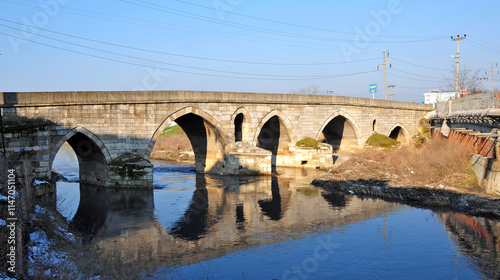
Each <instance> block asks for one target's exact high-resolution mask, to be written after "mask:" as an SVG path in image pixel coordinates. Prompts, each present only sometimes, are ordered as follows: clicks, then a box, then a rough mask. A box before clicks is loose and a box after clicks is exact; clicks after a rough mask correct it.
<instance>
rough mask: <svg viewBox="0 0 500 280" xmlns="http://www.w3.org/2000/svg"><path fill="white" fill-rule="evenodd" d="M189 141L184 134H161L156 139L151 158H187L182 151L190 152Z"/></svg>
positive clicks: (191, 149)
mask: <svg viewBox="0 0 500 280" xmlns="http://www.w3.org/2000/svg"><path fill="white" fill-rule="evenodd" d="M192 151H193V148H192V147H191V142H190V141H189V139H188V138H187V136H186V135H185V134H179V135H170V136H162V137H159V138H158V140H156V144H155V146H154V148H153V151H152V152H151V158H152V159H165V160H187V159H188V158H185V157H186V155H185V154H182V152H192Z"/></svg>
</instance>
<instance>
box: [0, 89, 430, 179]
mask: <svg viewBox="0 0 500 280" xmlns="http://www.w3.org/2000/svg"><path fill="white" fill-rule="evenodd" d="M0 102H2V103H1V104H0V105H1V107H2V108H3V115H4V116H3V119H4V124H5V131H4V133H3V136H4V137H3V142H4V143H5V144H4V147H5V149H6V153H7V155H8V157H11V158H13V157H15V156H16V154H19V153H30V154H31V156H32V162H33V164H34V168H35V170H34V176H35V178H49V179H50V178H51V176H52V175H51V174H52V173H51V166H52V162H53V160H54V157H55V155H56V154H57V152H58V150H59V149H60V147H61V146H62V145H63V144H64V143H65V142H67V143H69V144H70V145H71V147H72V148H73V150H74V151H75V152H76V154H77V156H78V161H79V165H80V180H81V181H82V182H85V183H90V184H94V185H100V186H107V187H122V186H125V187H127V186H128V187H145V188H151V187H152V181H153V180H152V179H153V175H152V165H151V163H150V162H149V157H150V154H151V151H152V149H153V147H154V145H155V142H156V140H157V139H158V137H159V136H160V134H161V132H162V131H163V130H164V129H165V128H166V127H167V126H168V125H169V124H170V123H172V122H174V121H175V122H176V123H177V124H179V125H180V126H181V127H182V129H183V130H184V131H185V132H186V134H187V136H188V138H189V140H190V141H191V145H192V147H193V150H194V152H195V160H196V165H195V168H196V171H197V172H199V173H214V174H251V173H271V172H273V170H274V168H275V167H276V166H300V165H306V166H307V165H310V163H313V162H314V164H313V165H316V166H318V165H325V166H327V165H329V164H331V163H332V162H331V158H332V157H331V154H332V152H335V151H337V150H339V149H340V150H343V149H350V148H354V147H360V146H362V145H363V143H364V142H365V141H366V139H367V138H368V137H370V135H372V134H373V133H374V132H378V133H381V134H385V135H387V136H390V137H392V138H394V139H397V140H398V141H400V142H403V143H407V142H409V141H410V139H411V136H412V135H415V134H417V133H418V125H419V120H420V119H421V118H423V117H424V116H425V115H426V114H427V113H428V112H430V111H431V110H432V107H431V106H430V105H424V104H417V103H406V102H394V101H384V100H373V99H363V98H353V97H342V96H324V95H292V94H260V93H239V92H196V91H154V92H146V91H145V92H8V93H7V92H5V93H2V98H1V100H0ZM16 122H17V124H16ZM20 128H21V129H20ZM305 137H311V138H315V139H317V140H319V141H321V142H323V143H325V144H323V145H322V147H321V148H320V149H309V150H308V149H301V148H300V147H296V145H295V143H296V142H297V141H298V140H301V139H303V138H305ZM327 144H328V145H327ZM321 153H323V154H325V153H327V154H329V155H328V157H329V158H330V160H328V159H325V158H323V159H321V160H318V158H320V157H321V156H320V154H321Z"/></svg>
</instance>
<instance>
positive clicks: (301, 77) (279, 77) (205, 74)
mask: <svg viewBox="0 0 500 280" xmlns="http://www.w3.org/2000/svg"><path fill="white" fill-rule="evenodd" d="M0 34H3V35H6V36H7V35H8V36H11V37H14V38H17V39H21V40H25V41H28V42H32V43H35V44H39V45H43V46H47V47H51V48H55V49H59V50H64V51H68V52H72V53H77V54H81V55H85V56H90V57H94V58H99V59H104V60H108V61H113V62H120V63H124V64H129V65H134V66H141V67H149V65H146V64H140V63H134V62H129V61H124V60H119V59H114V58H109V57H103V56H99V55H94V54H89V53H84V52H81V51H76V50H71V49H67V48H63V47H59V46H54V45H50V44H45V43H41V42H37V41H34V40H29V39H26V38H22V37H19V36H15V35H12V34H10V35H9V34H7V33H4V32H0ZM38 36H41V37H46V38H49V39H51V38H50V37H47V36H42V35H38ZM52 40H56V41H62V40H58V39H52ZM62 42H64V41H62ZM66 43H68V44H71V45H77V46H80V47H83V48H88V49H93V50H97V51H101V52H105V53H110V54H114V55H118V56H124V57H128V58H134V59H140V60H144V61H150V62H156V63H160V64H169V63H162V62H158V61H154V60H149V59H143V58H138V57H134V56H129V55H123V54H119V53H114V52H109V51H105V50H99V49H97V48H92V47H87V46H83V45H79V44H74V43H70V42H66ZM170 65H172V64H170ZM174 66H179V67H186V68H192V69H197V70H204V71H211V72H222V73H227V74H235V75H249V76H257V75H260V76H262V77H259V78H257V77H245V76H242V77H236V76H225V75H218V74H207V73H198V72H189V71H184V70H176V69H167V68H162V67H158V69H160V70H165V71H171V72H178V73H185V74H193V75H201V76H210V77H221V78H236V79H249V80H314V79H316V80H317V79H331V78H341V77H347V76H355V75H362V74H367V73H372V72H376V71H375V70H373V71H364V72H357V73H348V74H340V75H323V76H286V75H269V74H252V73H240V72H234V71H220V70H213V69H212V70H211V69H204V68H198V67H189V66H182V65H175V64H174ZM268 76H271V77H275V78H267V77H268Z"/></svg>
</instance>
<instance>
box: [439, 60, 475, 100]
mask: <svg viewBox="0 0 500 280" xmlns="http://www.w3.org/2000/svg"><path fill="white" fill-rule="evenodd" d="M456 71H457V70H456V66H455V64H454V65H453V67H452V70H450V74H448V75H446V76H445V77H444V79H445V83H446V86H447V87H449V88H452V89H455V80H456V73H457V72H456ZM479 72H480V70H477V69H472V68H471V67H470V66H468V65H463V66H462V67H460V69H459V71H458V92H459V93H460V91H462V90H464V91H465V90H467V91H469V93H470V94H475V93H479V92H481V91H480V82H479V77H480V75H479Z"/></svg>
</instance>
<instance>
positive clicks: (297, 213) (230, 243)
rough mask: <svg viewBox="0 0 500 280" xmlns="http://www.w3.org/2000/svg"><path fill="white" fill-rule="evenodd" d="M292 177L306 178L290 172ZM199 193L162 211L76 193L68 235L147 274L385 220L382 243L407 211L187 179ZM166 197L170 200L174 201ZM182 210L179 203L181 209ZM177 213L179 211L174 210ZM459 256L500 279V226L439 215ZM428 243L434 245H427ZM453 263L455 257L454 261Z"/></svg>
mask: <svg viewBox="0 0 500 280" xmlns="http://www.w3.org/2000/svg"><path fill="white" fill-rule="evenodd" d="M294 171H295V172H305V173H307V172H310V171H308V170H302V171H299V170H294ZM190 176H195V177H196V188H195V189H193V190H188V191H186V190H185V189H184V190H182V191H185V192H187V193H189V196H190V197H189V198H188V200H189V202H188V203H187V204H184V205H183V206H179V205H175V206H172V205H174V204H176V199H171V200H168V203H170V204H172V205H171V206H172V207H174V208H175V207H177V209H173V210H175V211H172V213H171V216H172V217H170V218H168V219H166V220H167V221H165V219H163V218H162V217H161V216H162V215H165V214H164V213H161V214H159V211H160V210H158V209H161V208H163V207H164V206H165V205H159V204H160V203H166V202H165V201H164V200H162V199H157V201H156V203H158V205H156V206H155V200H154V198H155V197H156V198H158V196H157V194H156V196H155V193H154V192H163V191H164V190H154V191H152V190H124V189H120V190H116V189H106V188H96V187H92V186H81V188H80V193H81V196H80V197H81V198H80V205H79V208H78V210H77V212H76V214H75V216H74V218H73V219H72V221H71V227H72V228H73V229H75V230H78V231H80V232H82V233H84V234H85V235H86V236H88V238H87V239H86V241H87V243H88V245H90V246H91V248H93V249H94V250H95V251H98V252H100V256H101V257H102V258H104V259H119V261H120V263H121V264H123V265H126V266H127V267H128V269H131V267H136V268H137V270H138V271H152V270H155V269H156V268H159V267H171V266H172V267H173V266H184V265H191V264H195V263H200V262H203V261H209V260H212V259H216V258H220V257H223V256H225V255H227V254H231V253H233V252H236V251H239V250H245V249H249V248H251V247H254V246H260V245H266V244H274V243H277V242H284V241H291V240H297V239H302V238H309V237H311V236H314V235H316V234H319V235H320V234H324V233H328V232H330V231H332V230H335V229H338V228H345V227H346V226H349V225H353V224H356V223H360V222H363V221H367V220H370V219H374V218H377V217H380V218H382V217H385V219H384V228H381V229H380V230H379V233H380V236H379V237H377V236H374V237H373V238H374V240H375V239H379V240H381V242H385V243H387V242H389V243H390V240H388V238H389V239H390V238H391V233H390V232H391V229H390V228H388V229H386V228H385V220H387V216H389V215H390V214H391V213H393V212H398V211H401V210H402V209H403V208H406V206H403V205H401V204H397V203H391V202H386V201H383V200H378V199H370V198H364V199H361V198H358V197H356V196H345V195H343V194H339V193H331V192H327V191H325V190H322V189H318V188H315V187H312V186H310V185H308V182H309V181H310V176H305V177H301V176H297V174H290V175H287V174H283V175H281V176H278V177H232V176H224V177H218V176H211V175H201V174H197V175H194V174H191V175H190ZM173 193H175V192H172V191H170V193H168V195H173ZM179 204H182V203H179ZM179 207H182V208H179ZM436 215H437V218H438V220H439V221H440V222H441V223H442V224H443V225H444V226H445V228H446V230H447V231H448V232H449V234H450V235H451V236H450V238H451V240H453V241H454V242H455V243H456V245H457V247H458V248H459V251H460V252H462V253H464V255H465V256H467V262H468V263H470V264H471V266H472V267H475V268H476V269H477V270H478V271H477V272H478V273H479V274H480V275H483V276H485V277H486V278H489V279H496V278H498V277H499V276H500V273H499V272H498V267H499V265H500V257H499V251H500V239H499V236H500V222H498V221H497V222H495V220H491V219H486V218H480V217H471V216H468V215H465V214H461V213H453V212H439V211H438V212H436ZM429 238H432V237H429ZM457 257H458V255H457Z"/></svg>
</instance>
